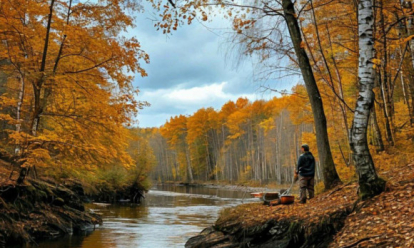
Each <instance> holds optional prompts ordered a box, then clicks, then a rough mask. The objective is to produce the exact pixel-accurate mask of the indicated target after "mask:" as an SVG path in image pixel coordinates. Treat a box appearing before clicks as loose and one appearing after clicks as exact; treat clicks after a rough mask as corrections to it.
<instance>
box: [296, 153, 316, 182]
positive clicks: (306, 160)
mask: <svg viewBox="0 0 414 248" xmlns="http://www.w3.org/2000/svg"><path fill="white" fill-rule="evenodd" d="M297 171H298V172H299V175H301V176H303V177H313V176H315V158H314V157H313V155H312V153H310V152H305V153H304V154H302V155H300V157H299V159H298V168H297Z"/></svg>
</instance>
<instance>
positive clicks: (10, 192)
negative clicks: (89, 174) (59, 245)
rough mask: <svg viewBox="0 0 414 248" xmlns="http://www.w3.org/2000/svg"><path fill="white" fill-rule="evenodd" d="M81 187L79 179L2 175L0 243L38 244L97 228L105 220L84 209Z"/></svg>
mask: <svg viewBox="0 0 414 248" xmlns="http://www.w3.org/2000/svg"><path fill="white" fill-rule="evenodd" d="M71 188H73V189H74V190H72V189H71ZM81 189H82V187H81V186H80V185H78V184H76V183H72V184H70V185H61V184H53V183H52V182H47V181H44V180H34V179H29V178H28V179H26V180H25V182H24V183H22V184H17V183H16V182H15V181H12V180H4V178H3V180H2V181H1V185H0V217H1V220H2V221H1V222H0V247H9V246H12V245H13V246H14V245H24V244H27V243H35V244H36V243H37V242H39V241H43V240H48V239H55V238H58V237H62V236H64V235H67V234H81V233H87V232H90V231H92V230H94V229H95V225H97V224H100V223H101V222H102V220H101V217H100V216H99V215H97V214H94V213H91V212H88V211H86V210H85V207H84V205H83V201H82V195H83V194H82V192H83V191H82V192H79V190H81ZM76 191H77V192H76Z"/></svg>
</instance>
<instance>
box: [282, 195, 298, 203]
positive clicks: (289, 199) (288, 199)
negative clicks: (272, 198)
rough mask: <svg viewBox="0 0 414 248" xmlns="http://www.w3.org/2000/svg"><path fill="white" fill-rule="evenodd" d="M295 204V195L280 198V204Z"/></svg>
mask: <svg viewBox="0 0 414 248" xmlns="http://www.w3.org/2000/svg"><path fill="white" fill-rule="evenodd" d="M294 202H295V197H294V196H293V195H284V196H281V197H280V203H282V204H285V205H286V204H292V203H294Z"/></svg>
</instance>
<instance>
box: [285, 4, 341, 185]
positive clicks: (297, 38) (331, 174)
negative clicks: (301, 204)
mask: <svg viewBox="0 0 414 248" xmlns="http://www.w3.org/2000/svg"><path fill="white" fill-rule="evenodd" d="M282 5H283V11H284V14H285V20H286V22H287V26H288V29H289V33H290V37H291V39H292V43H293V46H294V48H295V53H296V56H297V57H298V62H299V67H300V70H301V72H302V76H303V79H304V81H305V86H306V90H307V92H308V95H309V100H310V103H311V106H312V112H313V118H314V121H315V128H316V141H317V145H318V153H319V160H320V162H321V163H322V168H323V169H322V170H323V177H324V184H325V189H330V188H332V187H333V186H334V185H335V184H336V183H338V182H340V179H339V176H338V173H337V172H336V168H335V164H334V162H333V158H332V153H331V148H330V146H329V139H328V132H327V124H326V117H325V113H324V109H323V103H322V98H321V95H320V93H319V89H318V86H317V84H316V81H315V77H314V75H313V72H312V67H311V65H310V63H309V58H308V55H307V54H306V51H305V49H304V46H303V44H302V43H303V42H302V37H301V32H300V29H299V24H298V20H297V17H296V14H295V9H294V5H293V3H292V1H291V0H283V1H282Z"/></svg>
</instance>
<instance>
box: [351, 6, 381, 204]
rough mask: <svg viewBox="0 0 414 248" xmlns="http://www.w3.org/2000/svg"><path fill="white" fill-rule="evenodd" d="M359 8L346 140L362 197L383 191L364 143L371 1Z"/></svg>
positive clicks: (371, 79) (369, 100) (370, 98)
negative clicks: (354, 92) (355, 80)
mask: <svg viewBox="0 0 414 248" xmlns="http://www.w3.org/2000/svg"><path fill="white" fill-rule="evenodd" d="M358 10H359V11H358V30H359V70H358V76H359V97H358V100H357V103H356V108H355V114H354V120H353V124H352V128H351V137H350V138H349V140H350V145H351V149H352V151H353V153H354V156H353V159H354V162H355V167H356V171H357V174H358V178H359V186H360V196H361V197H362V198H363V199H365V198H368V197H372V196H374V195H377V194H379V193H381V192H382V191H383V190H384V187H385V181H384V180H383V179H381V178H379V177H378V176H377V173H376V171H375V167H374V162H373V160H372V157H371V154H370V152H369V148H368V142H367V129H368V120H369V115H370V112H371V109H372V107H373V104H374V98H375V95H374V92H373V91H372V89H373V88H374V83H375V70H374V64H373V62H372V60H373V59H374V56H375V55H374V54H375V50H374V39H373V25H374V16H373V5H372V2H371V0H360V2H359V5H358Z"/></svg>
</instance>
